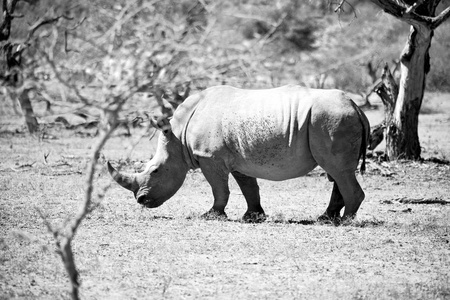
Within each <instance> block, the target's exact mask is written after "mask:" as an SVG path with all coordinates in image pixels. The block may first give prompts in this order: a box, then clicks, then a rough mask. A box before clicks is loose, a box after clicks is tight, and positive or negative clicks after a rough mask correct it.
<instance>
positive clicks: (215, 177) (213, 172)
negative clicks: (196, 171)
mask: <svg viewBox="0 0 450 300" xmlns="http://www.w3.org/2000/svg"><path fill="white" fill-rule="evenodd" d="M199 163H200V169H201V170H202V172H203V175H204V176H205V178H206V180H207V181H208V183H209V185H210V186H211V189H212V193H213V196H214V204H213V206H212V208H211V209H210V210H209V211H207V212H206V213H204V214H203V215H202V217H203V218H205V219H208V220H215V219H224V220H226V219H227V214H226V213H225V207H226V206H227V203H228V199H229V197H230V189H229V188H228V176H229V173H228V172H227V171H226V170H225V169H224V168H221V167H220V164H218V163H217V162H215V161H213V160H211V159H200V160H199Z"/></svg>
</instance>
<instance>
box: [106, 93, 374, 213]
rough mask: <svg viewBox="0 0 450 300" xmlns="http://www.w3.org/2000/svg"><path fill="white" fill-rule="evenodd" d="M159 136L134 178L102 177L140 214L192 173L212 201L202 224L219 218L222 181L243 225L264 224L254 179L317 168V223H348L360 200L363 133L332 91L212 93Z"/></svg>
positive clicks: (357, 117)
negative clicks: (321, 206) (241, 203)
mask: <svg viewBox="0 0 450 300" xmlns="http://www.w3.org/2000/svg"><path fill="white" fill-rule="evenodd" d="M155 125H156V127H159V129H160V130H161V132H160V135H159V139H158V145H157V150H156V153H155V155H154V157H153V158H152V159H151V160H150V161H149V162H148V163H147V165H146V167H145V170H144V171H143V172H141V173H136V174H126V173H121V172H119V171H117V170H116V169H114V167H112V166H111V164H110V163H109V162H108V170H109V172H110V174H111V175H112V177H113V178H114V180H115V181H116V182H117V183H118V184H120V185H121V186H122V187H124V188H126V189H128V190H130V191H132V192H133V193H134V196H135V198H136V199H137V202H138V203H140V204H142V205H143V206H146V207H149V208H152V207H158V206H160V205H161V204H163V203H164V202H165V201H166V200H168V199H169V198H171V197H172V196H173V195H174V194H175V193H176V192H177V191H178V189H179V188H180V187H181V185H182V184H183V181H184V180H185V178H186V174H187V172H188V171H189V170H190V169H197V168H200V169H201V171H202V173H203V175H204V176H205V178H206V180H207V181H208V183H209V184H210V185H211V188H212V193H213V195H214V203H213V206H212V208H211V209H210V210H209V211H208V212H207V213H205V214H204V215H203V216H205V217H207V218H210V217H219V218H220V217H224V218H226V213H225V207H226V205H227V202H228V198H229V195H230V191H229V188H228V179H229V174H230V173H231V175H232V176H233V177H234V179H235V180H236V181H237V183H238V185H239V187H240V189H241V190H242V194H243V195H244V197H245V200H246V202H247V207H248V209H247V211H246V212H245V214H244V216H243V220H244V221H248V222H256V221H264V220H265V218H266V215H265V213H264V210H263V208H262V207H261V203H260V194H259V186H258V184H257V178H262V179H267V180H274V181H281V180H286V179H291V178H296V177H299V176H303V175H306V174H307V173H308V172H310V171H311V170H313V169H314V168H315V167H316V166H318V165H319V166H321V167H322V168H323V169H324V170H325V172H326V173H327V175H328V179H329V180H330V181H332V182H333V190H332V194H331V199H330V202H329V205H328V207H327V209H326V211H325V212H324V214H323V215H321V216H320V217H319V218H327V219H336V218H338V219H339V218H340V211H341V209H342V208H343V207H345V210H344V214H343V217H344V218H347V217H349V218H352V217H354V216H355V214H356V212H357V210H358V208H359V206H360V204H361V202H362V201H363V199H364V197H365V195H364V192H363V190H362V189H361V187H360V185H359V183H358V181H357V179H356V176H355V171H356V170H357V168H358V164H359V160H360V159H361V157H362V163H361V171H362V172H363V171H364V169H365V154H366V148H367V142H368V137H369V130H370V125H369V122H368V120H367V117H366V116H365V115H364V113H363V112H362V111H361V109H360V108H359V107H358V106H357V105H356V104H355V103H354V102H353V101H352V100H351V99H350V98H349V97H348V96H347V95H346V94H345V93H344V92H342V91H340V90H319V89H311V88H305V87H301V86H296V85H287V86H283V87H279V88H273V89H261V90H244V89H239V88H234V87H231V86H216V87H211V88H208V89H206V90H204V91H202V92H200V93H198V94H195V95H192V96H190V97H188V98H187V99H186V100H185V101H184V102H183V103H182V104H181V105H180V106H179V107H178V108H177V109H176V110H175V112H174V114H173V117H172V119H171V120H170V122H169V121H167V122H159V123H157V124H155Z"/></svg>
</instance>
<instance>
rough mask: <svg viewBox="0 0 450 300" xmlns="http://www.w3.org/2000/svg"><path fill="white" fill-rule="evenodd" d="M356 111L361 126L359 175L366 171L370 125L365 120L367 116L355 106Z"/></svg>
mask: <svg viewBox="0 0 450 300" xmlns="http://www.w3.org/2000/svg"><path fill="white" fill-rule="evenodd" d="M355 105H356V104H355ZM357 112H358V115H359V120H360V122H361V126H362V135H361V137H362V141H361V148H360V153H359V157H360V158H361V156H362V162H361V167H360V169H359V171H360V173H361V175H364V173H365V172H366V152H367V145H368V140H369V130H370V125H369V120H367V117H366V116H365V115H364V113H363V112H362V111H361V109H360V108H359V107H357ZM358 160H359V159H358Z"/></svg>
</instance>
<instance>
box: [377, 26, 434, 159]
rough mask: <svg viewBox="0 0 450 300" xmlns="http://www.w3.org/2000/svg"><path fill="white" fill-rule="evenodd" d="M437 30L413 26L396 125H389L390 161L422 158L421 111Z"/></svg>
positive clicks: (403, 62)
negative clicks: (433, 40) (430, 52)
mask: <svg viewBox="0 0 450 300" xmlns="http://www.w3.org/2000/svg"><path fill="white" fill-rule="evenodd" d="M432 36H433V30H431V29H430V28H428V27H426V26H415V27H414V26H411V34H410V35H409V38H408V41H407V44H406V46H405V49H404V50H403V53H402V55H401V59H400V61H401V66H400V67H401V69H400V70H401V76H400V84H399V93H398V97H397V101H396V103H395V109H394V114H393V118H392V122H391V123H390V124H386V130H387V131H386V152H387V154H388V157H389V158H390V159H398V158H404V159H415V160H416V159H420V153H421V149H420V142H419V135H418V130H417V129H418V124H419V111H420V107H421V105H422V100H423V95H424V91H425V79H426V74H427V73H428V71H429V68H430V67H429V65H430V57H429V53H428V51H429V48H430V45H431V38H432Z"/></svg>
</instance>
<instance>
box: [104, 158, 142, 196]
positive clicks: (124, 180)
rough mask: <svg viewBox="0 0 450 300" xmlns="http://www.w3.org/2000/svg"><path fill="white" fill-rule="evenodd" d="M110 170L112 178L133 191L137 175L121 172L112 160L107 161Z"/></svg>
mask: <svg viewBox="0 0 450 300" xmlns="http://www.w3.org/2000/svg"><path fill="white" fill-rule="evenodd" d="M107 166H108V171H109V174H111V176H112V178H113V179H114V180H115V181H116V182H117V183H118V184H120V185H121V186H122V187H124V188H126V189H127V190H130V191H133V186H134V183H135V176H134V175H129V174H125V173H120V172H119V171H117V170H116V169H114V167H113V166H112V165H111V164H110V162H109V161H108V162H107Z"/></svg>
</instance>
